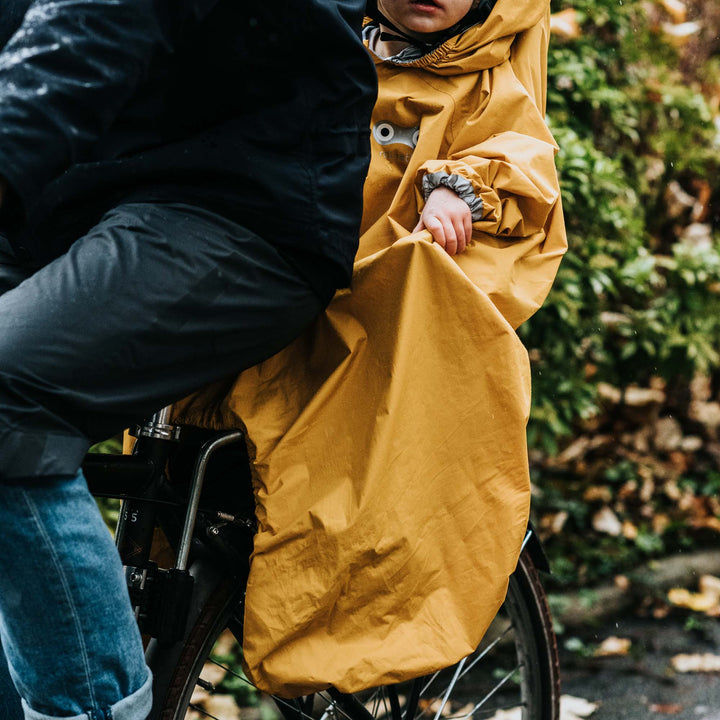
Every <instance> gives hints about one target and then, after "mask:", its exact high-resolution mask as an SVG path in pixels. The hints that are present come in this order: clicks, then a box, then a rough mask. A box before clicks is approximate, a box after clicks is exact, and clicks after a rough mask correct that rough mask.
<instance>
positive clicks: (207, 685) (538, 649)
mask: <svg viewBox="0 0 720 720" xmlns="http://www.w3.org/2000/svg"><path fill="white" fill-rule="evenodd" d="M207 595H208V599H207V603H206V604H204V606H203V607H202V609H201V610H200V612H199V613H198V616H197V622H196V623H195V625H194V627H193V629H192V631H191V632H190V633H189V635H188V637H187V640H186V642H185V644H184V645H183V646H182V648H181V650H180V652H179V653H177V654H176V655H177V657H175V658H169V659H168V660H167V661H166V662H165V663H164V665H165V666H163V659H162V657H159V658H157V661H158V664H157V667H156V668H155V673H156V692H157V693H158V695H159V696H160V697H158V703H157V707H158V711H157V714H156V715H154V716H153V717H154V718H157V719H158V720H201V719H203V718H211V719H212V718H214V719H215V720H238V718H241V717H242V718H243V720H273V718H278V719H280V718H285V720H311V719H312V720H360V718H362V719H363V720H382V719H383V718H387V720H409V719H410V718H413V720H470V718H475V719H477V720H480V719H481V718H482V719H484V718H492V719H494V720H557V718H558V717H559V707H558V706H559V697H560V688H559V670H558V657H557V646H556V642H555V635H554V633H553V629H552V624H551V620H550V613H549V610H548V606H547V601H546V598H545V594H544V591H543V589H542V586H541V584H540V580H539V578H538V575H537V571H536V570H535V567H534V565H533V563H532V560H531V558H530V555H529V553H528V552H527V551H524V552H523V554H522V555H521V557H520V561H519V563H518V567H517V570H516V571H515V573H514V574H513V575H512V577H511V579H510V584H509V588H508V594H507V598H506V600H505V603H504V604H503V606H502V608H501V610H500V612H499V613H498V616H497V618H496V619H495V620H494V621H493V623H492V625H491V627H490V629H489V630H488V632H487V633H486V635H485V637H484V639H483V641H482V642H481V643H480V645H479V647H478V648H477V650H476V651H475V652H474V653H473V654H471V655H470V656H468V657H467V658H465V659H464V660H462V661H461V662H460V663H458V664H456V665H454V666H452V667H450V668H447V669H445V670H442V671H440V672H437V673H435V674H434V675H432V676H428V677H426V678H421V679H418V680H415V681H410V682H405V683H401V684H399V685H394V686H383V687H380V688H375V689H372V690H366V691H363V692H361V693H357V694H356V695H354V696H343V695H340V694H339V693H336V692H333V691H329V692H324V693H317V694H315V695H314V696H310V697H307V698H302V699H298V700H290V701H288V700H282V699H279V698H268V697H265V696H262V695H261V694H260V693H259V691H257V690H256V689H255V688H253V687H252V686H250V684H249V682H248V681H247V679H246V678H245V676H244V675H243V673H242V670H241V669H240V665H239V662H238V658H239V656H240V652H241V651H240V648H239V643H238V642H237V640H236V638H238V637H240V636H241V627H242V625H241V622H242V611H243V607H242V596H243V593H242V589H239V588H238V587H237V584H233V582H232V581H231V582H228V581H220V583H219V585H218V586H217V587H216V589H215V590H212V591H210V592H208V593H207ZM168 662H170V663H172V665H173V669H172V671H168V668H167V667H166V665H167V663H168ZM160 678H163V679H162V680H161V681H159V682H158V681H157V680H158V679H160Z"/></svg>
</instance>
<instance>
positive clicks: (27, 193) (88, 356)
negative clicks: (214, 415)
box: [0, 0, 375, 720]
mask: <svg viewBox="0 0 720 720" xmlns="http://www.w3.org/2000/svg"><path fill="white" fill-rule="evenodd" d="M363 6H364V3H363V2H361V0H274V2H272V3H250V2H247V3H246V2H239V0H154V1H153V2H150V1H149V0H3V3H2V9H1V10H0V178H1V179H0V526H1V527H2V530H1V531H0V637H1V639H2V646H3V648H4V651H5V655H6V657H7V661H8V666H9V673H10V677H11V679H12V685H14V687H15V688H16V689H17V693H16V692H15V690H13V689H12V685H9V684H7V683H6V685H5V686H4V687H3V688H2V690H0V693H1V694H2V697H1V699H0V713H2V717H3V718H13V719H14V718H16V717H22V715H23V714H24V717H25V718H26V720H53V719H54V718H68V717H72V718H73V720H109V718H113V720H139V719H140V718H144V717H146V715H147V713H148V712H149V708H150V705H151V698H150V694H151V677H150V674H149V671H148V669H147V667H146V666H145V663H144V660H143V652H142V646H141V641H140V637H139V634H138V630H137V628H136V625H135V622H134V619H133V616H132V613H131V610H130V607H129V603H128V598H127V590H126V587H125V581H124V576H123V572H122V568H121V566H120V561H119V558H118V556H117V553H116V551H115V549H114V546H113V544H112V541H111V539H110V536H109V533H108V532H107V530H106V529H105V527H104V525H103V522H102V520H101V518H100V516H99V514H98V512H97V509H96V506H95V504H94V502H93V499H92V497H91V496H90V495H89V494H88V491H87V486H86V484H85V481H84V478H83V476H82V473H81V472H80V470H79V468H80V464H81V461H82V459H83V456H84V454H85V452H86V451H87V449H88V447H89V446H90V444H91V443H92V442H93V441H94V440H97V439H100V438H104V437H107V436H109V435H111V434H112V433H115V432H116V431H118V430H119V429H121V428H123V427H125V426H127V425H128V424H130V423H132V422H136V421H138V420H139V419H140V418H142V417H143V416H146V415H148V414H150V413H152V412H154V411H156V410H157V409H158V408H160V407H162V406H163V405H165V404H166V403H168V402H171V401H173V400H175V399H178V398H180V397H182V396H184V395H185V394H187V393H189V392H191V391H192V390H194V389H196V388H198V387H199V386H200V385H202V384H205V383H207V382H210V381H213V380H217V379H219V378H222V377H224V376H228V375H234V374H236V373H237V372H238V370H240V369H242V368H244V367H248V366H250V365H253V364H255V363H257V362H259V361H260V360H262V359H264V358H266V357H268V356H269V355H271V354H273V353H274V352H275V351H277V350H279V349H280V348H281V347H283V346H284V345H285V344H287V343H288V342H289V341H290V340H291V339H292V338H293V337H295V336H296V335H297V334H298V333H299V332H300V331H301V330H302V329H303V328H304V327H305V326H306V325H307V324H308V323H309V322H310V321H311V319H312V318H313V317H314V316H315V315H316V314H317V313H318V312H319V311H320V310H321V309H322V308H323V307H324V306H325V304H326V303H327V302H328V301H329V299H330V297H331V296H332V295H333V293H334V291H335V289H336V288H338V287H342V286H344V285H346V284H347V283H348V282H349V279H350V273H351V267H352V259H353V255H354V251H355V248H356V243H357V238H358V224H359V219H360V212H361V198H362V182H363V180H364V177H365V173H366V169H367V159H368V158H367V155H368V142H367V128H368V127H369V116H370V110H371V106H372V102H373V100H374V92H375V79H374V71H373V68H372V65H371V63H370V60H369V58H368V57H367V54H366V53H365V51H364V49H363V48H362V46H361V44H360V41H359V39H358V32H359V29H360V24H361V21H362V14H363V12H362V11H363ZM308 48H313V51H312V52H308ZM0 659H1V656H0ZM0 664H1V663H0ZM5 679H6V680H8V678H5ZM18 694H19V696H20V697H21V698H22V712H21V711H20V701H19V699H18ZM3 705H4V706H5V707H3Z"/></svg>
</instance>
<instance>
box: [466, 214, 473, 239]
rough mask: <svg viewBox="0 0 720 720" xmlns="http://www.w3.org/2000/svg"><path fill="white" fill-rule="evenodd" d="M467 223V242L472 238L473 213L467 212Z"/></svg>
mask: <svg viewBox="0 0 720 720" xmlns="http://www.w3.org/2000/svg"><path fill="white" fill-rule="evenodd" d="M464 225H465V242H466V244H467V243H469V242H470V240H472V213H467V214H466V215H465V218H464Z"/></svg>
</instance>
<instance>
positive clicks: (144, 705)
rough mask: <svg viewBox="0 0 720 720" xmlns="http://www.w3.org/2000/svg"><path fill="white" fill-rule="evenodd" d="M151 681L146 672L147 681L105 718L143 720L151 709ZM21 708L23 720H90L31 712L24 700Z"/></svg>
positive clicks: (111, 708) (84, 714) (88, 718)
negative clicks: (23, 714)
mask: <svg viewBox="0 0 720 720" xmlns="http://www.w3.org/2000/svg"><path fill="white" fill-rule="evenodd" d="M152 680H153V679H152V674H151V673H150V671H149V670H148V679H147V680H146V681H145V684H144V685H143V686H142V687H141V688H140V689H139V690H136V691H135V692H134V693H133V694H132V695H128V696H127V697H125V698H123V699H122V700H118V702H116V703H115V704H114V705H112V706H111V707H110V713H109V715H108V716H107V717H108V718H112V720H145V718H147V716H148V715H149V714H150V710H151V709H152ZM22 707H23V712H24V713H25V720H92V718H91V717H90V715H88V714H86V713H83V714H82V715H73V716H72V717H67V716H58V715H45V713H39V712H36V711H35V710H33V709H32V708H31V707H29V706H28V704H27V703H26V702H25V701H24V700H23V701H22Z"/></svg>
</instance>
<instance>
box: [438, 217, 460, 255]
mask: <svg viewBox="0 0 720 720" xmlns="http://www.w3.org/2000/svg"><path fill="white" fill-rule="evenodd" d="M441 222H442V228H443V233H444V234H445V245H443V247H444V248H445V252H446V253H447V254H448V255H455V253H457V251H458V236H457V233H456V232H455V227H454V226H453V223H452V220H451V219H450V218H449V217H446V218H441Z"/></svg>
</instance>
